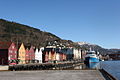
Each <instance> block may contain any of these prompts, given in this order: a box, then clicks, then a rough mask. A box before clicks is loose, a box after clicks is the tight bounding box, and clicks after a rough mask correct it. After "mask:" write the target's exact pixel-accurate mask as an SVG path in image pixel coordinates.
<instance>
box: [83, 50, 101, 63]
mask: <svg viewBox="0 0 120 80" xmlns="http://www.w3.org/2000/svg"><path fill="white" fill-rule="evenodd" d="M99 61H100V59H99V57H98V56H97V54H96V52H95V51H88V52H87V53H86V56H85V60H84V62H85V64H88V63H98V62H99Z"/></svg>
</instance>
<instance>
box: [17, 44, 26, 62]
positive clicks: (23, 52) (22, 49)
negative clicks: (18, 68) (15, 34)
mask: <svg viewBox="0 0 120 80" xmlns="http://www.w3.org/2000/svg"><path fill="white" fill-rule="evenodd" d="M18 53H19V54H18V59H19V60H20V61H19V64H25V55H26V50H25V47H24V44H23V43H22V44H21V46H20V48H19V51H18Z"/></svg>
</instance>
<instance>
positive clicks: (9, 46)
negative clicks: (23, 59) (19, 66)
mask: <svg viewBox="0 0 120 80" xmlns="http://www.w3.org/2000/svg"><path fill="white" fill-rule="evenodd" d="M16 63H17V48H16V46H15V43H12V42H0V65H15V64H16Z"/></svg>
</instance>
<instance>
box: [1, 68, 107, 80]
mask: <svg viewBox="0 0 120 80" xmlns="http://www.w3.org/2000/svg"><path fill="white" fill-rule="evenodd" d="M0 80H106V79H105V78H104V77H103V76H102V75H101V73H100V72H99V71H98V70H40V71H4V72H3V71H1V72H0Z"/></svg>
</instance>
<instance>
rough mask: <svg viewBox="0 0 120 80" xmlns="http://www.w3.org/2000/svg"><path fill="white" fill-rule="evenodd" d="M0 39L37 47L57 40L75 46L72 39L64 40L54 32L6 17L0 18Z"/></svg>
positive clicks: (65, 44)
mask: <svg viewBox="0 0 120 80" xmlns="http://www.w3.org/2000/svg"><path fill="white" fill-rule="evenodd" d="M0 41H12V42H15V43H22V42H23V43H24V44H25V45H27V46H30V45H33V46H37V47H41V46H44V47H45V46H46V45H48V43H49V42H50V43H53V42H55V41H57V43H59V44H62V45H64V46H75V44H74V43H73V42H72V41H70V40H63V39H61V38H59V37H57V36H56V35H54V34H52V33H49V32H43V31H41V30H39V29H36V28H33V27H30V26H27V25H23V24H19V23H16V22H11V21H7V20H4V19H0Z"/></svg>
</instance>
